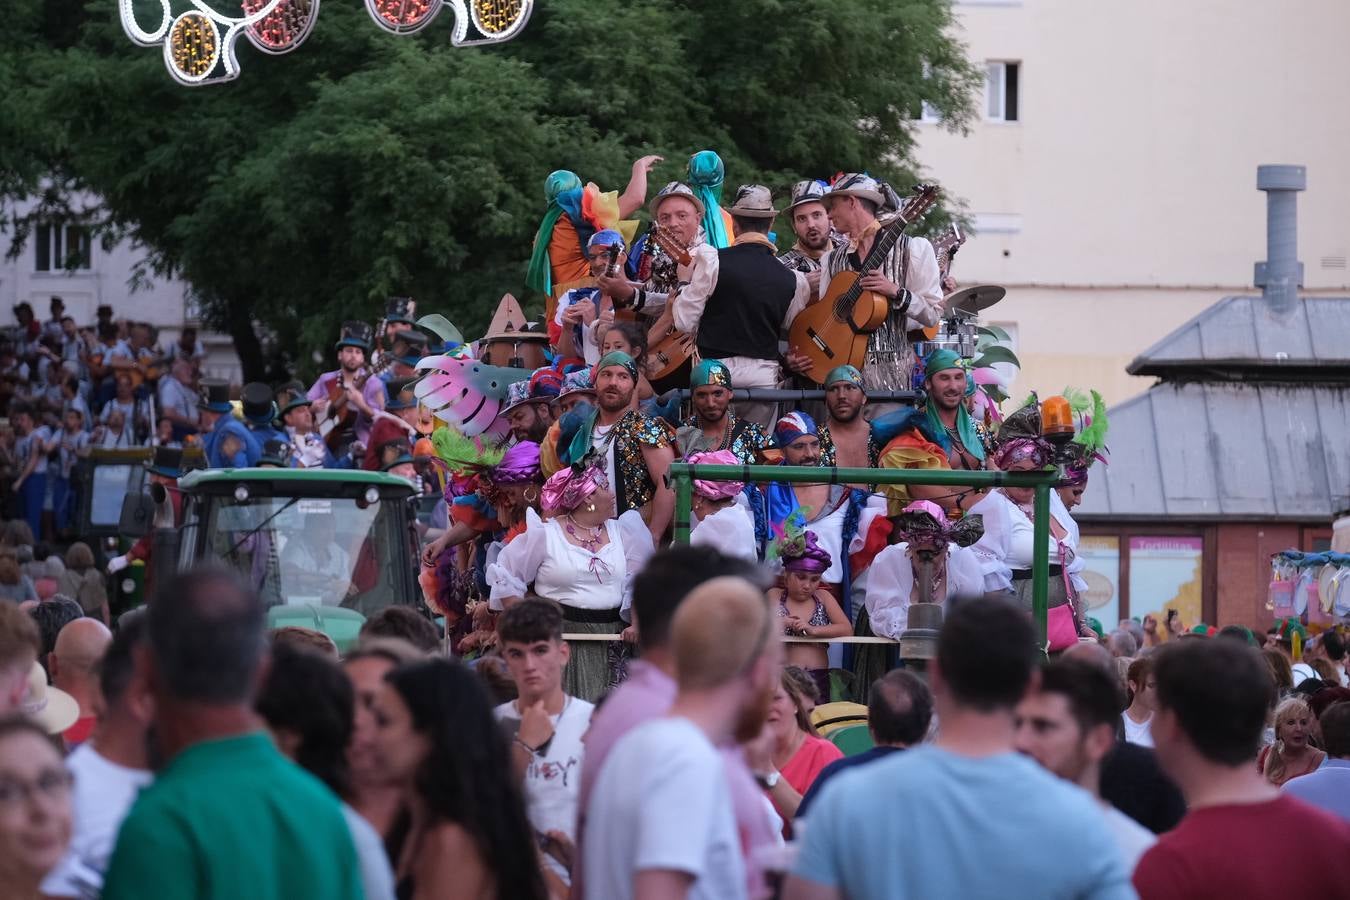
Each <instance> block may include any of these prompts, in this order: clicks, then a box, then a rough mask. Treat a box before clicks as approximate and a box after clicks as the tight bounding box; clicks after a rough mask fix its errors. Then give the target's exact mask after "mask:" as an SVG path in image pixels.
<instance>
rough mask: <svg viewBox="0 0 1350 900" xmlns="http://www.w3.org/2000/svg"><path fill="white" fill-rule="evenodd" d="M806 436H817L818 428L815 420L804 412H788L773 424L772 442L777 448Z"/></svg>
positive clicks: (786, 445)
mask: <svg viewBox="0 0 1350 900" xmlns="http://www.w3.org/2000/svg"><path fill="white" fill-rule="evenodd" d="M807 436H810V437H819V436H820V429H819V428H817V427H816V420H815V419H813V418H811V417H810V416H808V415H807V414H806V413H804V412H790V413H788V414H787V415H785V416H783V417H782V418H780V419H779V420H778V422H777V423H776V424H775V425H774V426H773V442H774V444H775V445H776V446H777V447H779V449H782V448H784V447H788V446H791V444H792V442H793V441H796V440H797V439H798V438H803V437H807Z"/></svg>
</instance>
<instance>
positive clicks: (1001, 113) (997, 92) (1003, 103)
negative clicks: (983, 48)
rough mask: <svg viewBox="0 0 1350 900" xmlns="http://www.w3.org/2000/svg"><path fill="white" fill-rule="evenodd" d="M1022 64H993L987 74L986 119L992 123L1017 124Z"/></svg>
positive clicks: (985, 84)
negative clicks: (1019, 79) (1019, 76)
mask: <svg viewBox="0 0 1350 900" xmlns="http://www.w3.org/2000/svg"><path fill="white" fill-rule="evenodd" d="M1020 69H1021V64H1020V63H1015V62H991V63H989V64H988V68H987V69H986V73H985V83H984V93H985V110H984V117H985V119H987V120H988V121H990V122H1016V121H1017V106H1018V103H1017V101H1018V91H1017V88H1018V75H1019V74H1020Z"/></svg>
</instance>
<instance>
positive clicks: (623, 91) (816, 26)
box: [0, 0, 978, 377]
mask: <svg viewBox="0 0 1350 900" xmlns="http://www.w3.org/2000/svg"><path fill="white" fill-rule="evenodd" d="M537 3H538V5H537V7H536V11H535V14H534V18H533V19H532V21H531V22H530V24H529V25H528V26H527V28H526V29H525V31H524V33H523V34H522V36H521V37H520V38H518V39H517V40H515V41H513V42H511V43H510V44H507V45H503V46H498V47H488V48H479V49H455V48H452V47H451V46H450V41H449V35H448V32H449V29H450V24H451V23H450V22H449V21H448V20H449V18H450V16H451V13H450V12H449V10H448V9H447V10H446V11H444V12H442V14H441V16H442V18H441V19H440V20H438V21H437V22H435V23H433V24H432V25H431V26H430V27H429V28H428V29H426V30H425V31H424V32H422V33H421V34H419V35H417V36H415V37H411V38H409V37H396V36H393V35H388V34H385V33H384V32H382V31H380V30H379V29H377V28H376V27H375V26H374V25H373V24H372V23H371V22H370V20H369V18H368V17H367V15H366V13H365V11H364V9H363V8H362V7H361V5H360V4H359V3H357V2H355V0H329V2H328V3H325V4H324V6H323V7H322V11H321V14H320V17H319V21H318V24H317V26H316V27H315V29H314V32H313V33H312V34H311V36H310V38H309V40H308V41H307V42H306V43H305V44H304V46H302V47H301V48H300V49H299V50H297V51H295V52H293V53H290V54H286V55H284V56H280V57H268V56H264V55H263V54H260V53H257V52H256V51H254V50H253V49H252V48H251V47H249V46H247V45H246V43H245V42H244V41H240V45H239V56H240V61H241V64H242V68H243V73H242V76H241V77H240V78H239V79H238V80H237V81H233V82H230V83H227V84H220V85H210V86H203V87H200V88H195V89H189V88H184V87H181V86H179V85H177V84H176V83H174V82H173V81H172V80H171V79H170V77H169V76H168V74H167V73H166V72H165V71H164V68H163V62H162V59H161V56H160V54H159V52H158V51H157V50H155V49H147V48H141V47H136V46H134V45H132V44H131V43H130V42H129V41H128V40H126V38H125V36H124V35H123V34H122V31H121V28H120V26H119V25H118V22H117V18H116V11H115V6H114V4H113V2H112V0H88V2H87V3H81V2H79V0H47V2H43V0H12V5H16V6H17V7H18V9H17V10H15V12H14V14H13V16H12V18H11V19H10V22H11V27H10V28H9V30H8V31H7V33H6V35H4V36H0V123H3V124H0V128H3V131H0V194H3V195H5V196H9V197H11V198H12V197H15V196H18V195H21V194H25V193H27V194H30V195H32V194H34V193H36V192H38V190H39V188H40V187H41V186H42V185H44V184H45V185H46V186H48V187H49V188H54V189H53V190H49V191H48V193H47V196H46V199H47V200H48V201H49V202H50V203H51V204H59V203H60V198H61V197H63V196H69V195H71V194H72V193H73V192H75V191H79V190H87V191H89V192H91V193H93V194H95V195H97V196H98V197H100V198H102V200H103V203H104V206H103V208H102V209H101V210H100V212H99V214H98V216H97V217H96V221H95V222H93V223H92V224H95V225H96V226H97V227H98V228H99V229H100V230H101V231H102V232H103V233H104V234H105V235H107V236H110V237H111V236H122V235H129V236H131V237H134V238H136V239H137V240H139V241H140V242H141V244H142V245H143V246H144V247H146V248H147V254H148V255H147V265H148V266H149V267H150V268H151V269H153V271H155V272H158V273H166V272H173V273H175V274H178V275H181V276H182V277H184V278H185V279H187V280H188V281H189V282H190V283H191V284H192V285H193V286H194V288H195V289H196V290H197V292H198V293H199V295H200V297H201V299H202V301H203V305H204V311H205V314H206V316H207V318H208V321H209V322H210V323H211V324H213V325H214V326H216V327H219V328H221V329H223V330H225V331H227V332H228V333H229V334H231V335H232V336H233V337H234V338H235V341H236V346H237V348H238V349H239V352H240V356H241V359H242V360H243V362H244V364H245V371H246V374H247V375H248V376H249V377H259V376H260V375H262V374H263V370H264V367H269V368H271V369H272V370H273V371H272V372H269V373H268V374H275V373H276V372H279V371H280V370H282V369H285V368H288V367H291V366H295V365H298V367H299V368H301V369H307V370H309V371H313V369H314V368H316V367H317V365H318V360H317V359H316V354H318V355H322V354H323V353H326V350H327V348H328V347H329V346H331V343H332V340H333V336H334V334H335V333H336V329H337V323H338V322H339V321H340V320H341V319H342V318H343V317H359V318H364V319H367V320H373V319H374V318H376V317H378V315H379V313H378V310H379V309H380V306H381V302H382V300H383V298H384V297H386V296H389V295H393V294H409V295H412V296H414V297H416V298H418V300H419V302H420V305H421V308H422V309H423V310H425V311H431V310H435V311H440V312H443V313H445V314H446V315H448V316H449V317H450V318H451V319H452V320H454V321H456V322H457V323H460V324H461V326H462V327H463V328H464V330H465V332H466V333H468V334H476V333H478V331H479V329H481V327H482V326H483V325H484V324H485V322H486V320H487V318H488V316H489V315H490V314H491V310H492V308H493V307H494V306H495V303H496V300H497V298H498V297H500V296H501V294H502V293H504V292H506V291H511V292H513V293H515V294H517V296H522V295H523V291H524V285H523V280H524V278H523V275H524V267H525V261H526V260H527V259H528V256H529V250H530V240H531V238H532V237H533V234H534V231H535V228H536V227H537V225H538V221H539V217H540V215H541V214H542V207H543V198H542V190H541V185H542V182H543V179H544V176H545V175H546V174H547V173H548V172H549V171H551V170H552V169H555V168H570V169H573V170H575V171H577V172H578V173H579V174H581V176H582V177H583V178H584V179H587V180H594V181H596V182H598V183H599V184H601V185H602V186H603V187H604V188H606V189H622V187H623V185H624V183H625V182H626V181H627V178H628V174H629V166H630V165H631V162H632V160H633V159H635V158H637V157H638V156H640V155H642V154H644V153H659V154H661V155H663V156H665V157H666V160H667V161H666V163H664V164H663V165H662V166H660V167H658V169H657V171H656V172H655V173H653V179H652V180H653V182H654V184H653V186H652V189H653V190H654V189H655V187H656V186H658V185H659V184H660V183H663V182H665V181H667V180H671V179H674V178H678V177H681V175H682V173H683V167H684V162H685V160H687V159H688V157H689V155H690V154H691V153H693V152H694V151H697V150H700V149H703V148H713V149H716V150H718V151H719V153H721V155H722V157H723V159H724V160H725V161H726V165H727V172H728V176H727V180H728V182H729V184H730V185H732V186H734V185H735V184H737V183H742V182H746V181H751V180H759V181H763V182H765V183H768V184H770V185H772V186H774V187H775V188H776V189H783V188H786V186H787V185H788V184H790V183H791V182H792V181H793V180H796V179H797V178H800V177H828V176H830V175H832V174H833V173H835V172H836V171H841V170H858V169H865V170H868V171H871V172H872V173H873V174H877V175H880V176H882V177H888V178H891V179H894V180H895V181H896V183H897V184H901V185H903V184H906V183H907V179H912V170H913V159H912V124H911V121H912V120H911V115H912V112H913V111H914V110H917V109H918V107H919V105H920V103H922V102H928V103H929V104H931V105H932V106H934V107H936V108H937V109H938V110H940V111H941V112H942V113H943V115H944V118H945V120H946V121H947V122H948V123H949V125H950V126H951V127H961V126H962V124H963V123H964V122H965V121H966V119H967V118H968V116H969V115H970V114H971V112H972V108H971V94H972V90H973V88H974V86H975V85H976V84H977V83H978V75H977V73H976V72H975V70H974V69H973V68H972V67H971V66H970V65H969V63H968V62H967V61H966V60H965V58H964V56H963V50H962V47H961V46H960V45H959V44H958V43H956V42H955V41H954V40H953V39H952V38H951V37H950V36H949V31H950V29H949V26H950V24H951V12H950V9H949V5H948V3H947V2H946V0H738V2H735V3H728V2H725V0H723V2H717V3H714V2H705V0H537ZM157 8H158V3H157V2H155V3H152V4H151V5H150V6H149V7H148V9H150V10H157ZM152 20H153V16H152V15H149V14H148V15H147V17H146V21H147V22H150V21H152ZM46 213H47V214H51V210H50V209H47V210H46ZM69 214H71V215H74V214H75V213H74V212H73V211H70V212H69ZM86 218H87V216H86ZM536 299H537V298H536ZM259 326H261V327H259ZM259 332H262V333H264V334H267V335H270V336H272V337H273V340H272V341H271V342H270V343H268V344H266V345H265V348H264V346H260V345H259V343H258V340H257V337H256V335H257V334H258V333H259Z"/></svg>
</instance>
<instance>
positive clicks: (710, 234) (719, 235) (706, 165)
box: [688, 150, 731, 250]
mask: <svg viewBox="0 0 1350 900" xmlns="http://www.w3.org/2000/svg"><path fill="white" fill-rule="evenodd" d="M725 178H726V168H725V167H724V166H723V165H722V157H720V156H718V155H717V154H716V153H714V152H713V151H711V150H700V151H699V152H697V153H695V154H694V155H693V156H691V157H689V178H688V181H689V186H690V187H691V188H693V189H694V195H695V196H697V197H698V199H699V202H701V203H702V204H703V236H704V238H705V239H706V240H707V242H708V243H709V244H711V245H712V246H713V247H716V248H717V249H719V250H720V249H722V248H723V247H730V246H731V238H730V237H729V236H728V235H727V228H726V223H725V222H724V221H723V219H722V181H723V180H724V179H725Z"/></svg>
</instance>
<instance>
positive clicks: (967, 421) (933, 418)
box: [923, 348, 984, 460]
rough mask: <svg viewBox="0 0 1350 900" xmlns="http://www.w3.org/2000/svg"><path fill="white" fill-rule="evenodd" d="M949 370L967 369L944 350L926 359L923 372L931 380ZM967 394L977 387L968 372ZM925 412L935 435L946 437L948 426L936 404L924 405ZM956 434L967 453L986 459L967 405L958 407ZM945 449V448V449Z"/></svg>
mask: <svg viewBox="0 0 1350 900" xmlns="http://www.w3.org/2000/svg"><path fill="white" fill-rule="evenodd" d="M947 369H961V370H962V371H966V367H965V366H964V365H962V364H961V357H960V356H959V355H958V354H957V353H956V351H954V350H948V349H946V348H942V349H939V350H934V351H933V352H932V353H929V354H928V356H927V357H925V358H924V363H923V370H924V375H925V377H926V378H931V377H933V375H935V374H937V373H938V372H943V371H946V370H947ZM966 379H967V381H966V394H967V395H969V394H970V393H971V392H972V391H973V390H974V387H975V380H974V379H973V378H971V377H970V372H969V371H966ZM924 408H925V411H926V412H927V414H928V424H929V426H930V428H931V429H932V431H933V433H934V434H940V435H945V434H946V432H947V426H945V425H943V424H942V419H940V418H939V417H938V410H937V404H936V403H927V404H924ZM956 434H957V436H958V437H959V438H960V439H961V445H962V446H963V447H965V448H966V452H967V453H969V454H970V455H971V456H973V457H975V458H976V459H978V460H983V459H984V442H983V441H981V440H980V436H979V434H977V433H976V431H975V420H974V419H972V418H971V417H970V412H969V411H968V410H967V409H966V404H965V403H960V404H958V405H957V407H956ZM944 449H945V448H944Z"/></svg>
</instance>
